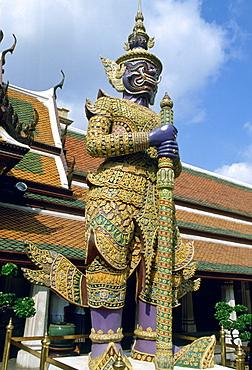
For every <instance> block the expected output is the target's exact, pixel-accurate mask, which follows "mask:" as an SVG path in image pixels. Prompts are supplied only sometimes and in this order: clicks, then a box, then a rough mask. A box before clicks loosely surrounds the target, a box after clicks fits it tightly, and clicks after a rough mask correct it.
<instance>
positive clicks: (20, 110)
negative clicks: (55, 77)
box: [8, 88, 54, 145]
mask: <svg viewBox="0 0 252 370" xmlns="http://www.w3.org/2000/svg"><path fill="white" fill-rule="evenodd" d="M8 96H9V98H10V102H11V104H12V105H13V107H14V110H15V111H16V113H17V114H18V117H19V121H20V122H21V123H25V124H27V123H29V121H30V120H32V118H33V110H32V108H35V109H36V110H37V112H38V115H39V121H38V124H37V126H36V130H35V140H37V141H40V142H42V143H45V144H48V145H54V140H53V134H52V129H51V124H50V117H49V111H48V108H47V107H46V106H45V105H44V104H43V103H42V102H40V101H39V100H38V99H36V98H35V97H32V96H30V95H28V94H25V93H21V92H17V91H15V90H12V89H11V88H9V89H8ZM25 103H27V104H25ZM24 126H25V125H23V127H24Z"/></svg>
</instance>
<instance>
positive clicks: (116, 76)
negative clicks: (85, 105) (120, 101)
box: [101, 1, 162, 92]
mask: <svg viewBox="0 0 252 370" xmlns="http://www.w3.org/2000/svg"><path fill="white" fill-rule="evenodd" d="M135 21H136V23H135V26H134V28H133V32H132V33H131V34H130V35H129V37H128V42H126V43H125V47H124V49H125V50H126V53H125V54H123V55H122V56H120V57H119V58H118V59H117V60H116V62H114V61H111V60H108V59H106V58H104V57H101V60H102V63H103V65H104V68H105V72H106V74H107V77H108V79H109V82H110V83H111V85H112V86H113V87H114V88H115V89H116V90H117V91H119V92H122V91H123V90H124V87H123V83H122V76H123V74H124V72H125V66H124V63H126V62H128V61H132V60H147V61H149V62H151V63H153V64H154V65H155V66H156V67H157V68H158V70H159V73H161V71H162V63H161V61H160V60H159V59H158V58H157V57H156V56H155V55H154V54H152V53H150V52H149V51H148V48H152V47H153V46H154V37H151V38H150V37H149V36H148V34H147V33H146V29H145V27H144V24H143V21H144V17H143V14H142V9H141V1H139V5H138V10H137V14H136V17H135Z"/></svg>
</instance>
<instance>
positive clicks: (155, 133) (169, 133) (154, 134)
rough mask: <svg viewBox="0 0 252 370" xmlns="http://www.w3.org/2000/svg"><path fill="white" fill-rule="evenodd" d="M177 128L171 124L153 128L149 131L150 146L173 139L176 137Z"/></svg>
mask: <svg viewBox="0 0 252 370" xmlns="http://www.w3.org/2000/svg"><path fill="white" fill-rule="evenodd" d="M177 133H178V130H177V129H176V127H175V126H173V125H172V124H170V123H169V124H166V125H163V126H159V127H156V128H154V130H152V131H150V133H149V135H150V146H159V145H160V144H162V143H164V142H168V141H174V140H175V139H176V137H177Z"/></svg>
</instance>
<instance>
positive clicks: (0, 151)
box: [0, 141, 30, 176]
mask: <svg viewBox="0 0 252 370" xmlns="http://www.w3.org/2000/svg"><path fill="white" fill-rule="evenodd" d="M29 150H30V149H29V148H28V147H23V146H17V145H15V144H11V143H7V142H5V141H0V176H4V175H5V174H6V173H7V172H9V171H10V170H11V169H12V168H13V167H14V166H16V165H17V164H18V163H19V162H20V161H21V159H22V158H23V157H24V155H25V154H26V153H28V151H29Z"/></svg>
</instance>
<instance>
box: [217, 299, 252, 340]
mask: <svg viewBox="0 0 252 370" xmlns="http://www.w3.org/2000/svg"><path fill="white" fill-rule="evenodd" d="M215 309H216V312H215V314H214V317H215V318H216V319H217V320H218V321H219V325H220V326H223V327H224V329H227V330H229V331H230V335H231V341H232V343H233V344H237V343H235V340H236V339H237V338H240V339H241V341H243V342H247V341H250V340H251V330H252V314H248V313H247V311H248V307H246V306H243V305H241V304H237V305H235V306H230V305H229V304H228V303H225V302H218V303H216V305H215ZM233 312H236V316H237V318H236V320H233V319H231V317H230V316H231V314H232V313H233ZM237 331H238V332H239V333H238V334H237Z"/></svg>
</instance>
